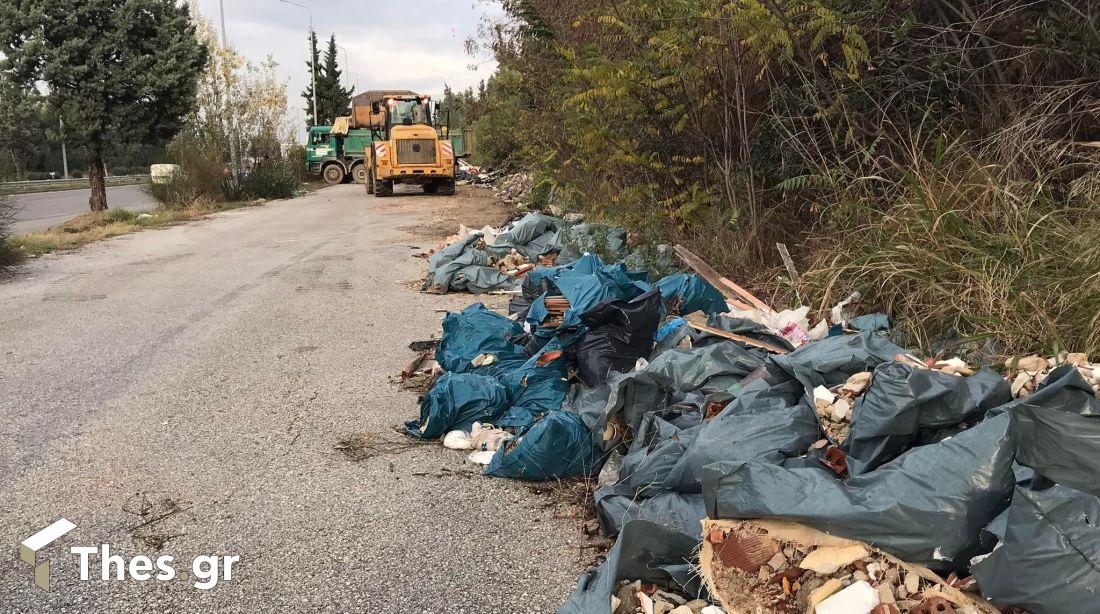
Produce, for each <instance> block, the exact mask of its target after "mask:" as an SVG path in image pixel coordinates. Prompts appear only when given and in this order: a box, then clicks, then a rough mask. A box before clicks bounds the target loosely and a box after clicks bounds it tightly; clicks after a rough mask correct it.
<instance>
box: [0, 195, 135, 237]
mask: <svg viewBox="0 0 1100 614" xmlns="http://www.w3.org/2000/svg"><path fill="white" fill-rule="evenodd" d="M91 194H92V191H91V190H90V189H87V188H86V189H83V190H62V191H58V192H41V193H38V194H17V195H14V196H13V197H12V198H13V199H15V206H16V209H17V211H16V213H15V225H14V227H13V231H14V232H16V233H23V232H37V231H39V230H45V229H47V228H49V227H50V226H56V225H57V224H60V223H61V222H64V221H65V220H67V219H69V218H71V217H74V216H77V215H80V214H81V213H87V212H88V199H89V198H90V197H91ZM154 205H155V203H154V201H153V197H152V196H149V195H148V194H146V193H145V192H144V191H142V189H141V186H136V185H123V186H117V187H113V188H107V206H108V207H110V208H111V209H129V210H130V211H143V210H145V209H151V208H153V206H154Z"/></svg>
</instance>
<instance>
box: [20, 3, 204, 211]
mask: <svg viewBox="0 0 1100 614" xmlns="http://www.w3.org/2000/svg"><path fill="white" fill-rule="evenodd" d="M0 52H2V53H3V54H4V56H6V57H5V59H4V61H3V63H2V64H0V70H2V71H3V72H4V73H5V74H6V75H8V76H9V77H11V78H13V80H14V81H15V82H17V83H25V84H30V83H34V82H37V81H40V82H44V83H45V84H46V87H47V89H48V92H49V94H48V96H49V100H50V103H51V105H52V106H53V107H54V108H56V109H58V110H59V111H60V114H61V116H62V117H63V118H64V119H65V125H66V136H67V137H68V138H69V139H70V141H72V142H73V143H74V144H77V145H80V146H82V147H84V148H85V149H86V150H87V153H88V160H89V168H88V178H89V181H90V184H91V188H92V196H91V198H90V199H89V203H88V204H89V206H90V207H91V209H92V210H93V211H103V210H106V209H107V189H106V184H105V181H104V177H105V175H106V169H105V167H104V163H103V156H104V153H105V152H106V151H108V150H109V149H110V148H111V147H112V146H113V145H115V144H119V143H128V144H129V143H132V144H141V143H150V142H163V141H165V140H167V139H169V138H171V137H172V136H173V135H175V134H176V132H178V131H179V129H180V126H181V121H182V119H183V118H184V117H185V116H186V115H187V113H188V112H189V111H190V110H191V107H192V105H193V104H194V101H195V91H196V87H197V79H198V76H199V73H200V72H201V71H202V69H203V66H204V65H205V64H206V55H207V54H206V48H205V47H204V46H203V45H202V44H201V43H200V42H199V40H198V39H197V38H196V37H195V26H194V23H193V22H192V20H191V16H190V12H189V9H188V6H187V4H186V3H184V4H177V2H176V1H175V0H5V1H4V2H3V3H0Z"/></svg>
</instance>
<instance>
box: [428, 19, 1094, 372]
mask: <svg viewBox="0 0 1100 614" xmlns="http://www.w3.org/2000/svg"><path fill="white" fill-rule="evenodd" d="M594 4H595V6H594ZM504 5H505V9H506V13H507V16H508V17H507V20H506V22H505V23H501V24H486V25H487V27H486V28H485V35H484V37H483V40H482V41H481V42H480V44H481V45H483V46H484V47H485V48H488V49H489V50H490V51H491V52H492V53H493V55H494V56H495V58H496V59H497V60H498V61H499V63H500V68H499V70H498V72H497V74H496V75H495V76H494V77H493V78H492V79H490V80H489V81H488V82H487V83H485V84H484V86H483V87H482V88H480V90H479V91H473V90H471V91H468V92H460V93H452V94H451V96H450V97H449V99H448V102H449V103H450V104H453V105H455V106H457V107H461V112H462V113H463V114H464V116H465V118H466V120H467V121H468V122H472V124H473V126H474V128H473V129H474V133H475V135H476V140H477V152H478V155H479V156H480V159H479V160H476V162H480V163H483V164H490V165H494V166H506V167H507V166H510V167H522V168H526V169H530V170H531V171H532V173H533V174H534V180H535V187H534V189H533V191H532V193H533V197H534V198H535V203H534V204H535V205H536V206H549V205H551V204H553V205H556V206H558V207H561V208H563V209H565V210H579V211H585V212H588V213H590V214H594V215H596V216H598V217H600V218H602V219H604V220H607V221H613V222H617V223H622V224H624V225H626V226H627V227H628V228H629V229H631V230H632V232H633V233H635V235H637V236H639V237H641V238H645V239H648V240H652V241H665V242H681V243H684V244H687V245H690V246H691V248H692V249H693V250H694V251H696V252H698V253H700V254H701V255H704V256H705V257H706V258H707V259H708V260H709V261H710V262H711V263H713V264H714V265H716V266H717V267H718V268H719V269H721V270H722V271H723V272H724V273H727V274H729V275H730V276H731V277H733V278H734V279H736V280H738V281H741V282H744V283H745V284H747V285H749V286H751V287H752V288H754V289H755V290H758V291H760V292H761V293H766V294H768V295H769V296H770V297H771V298H772V299H773V300H774V301H775V302H776V303H779V304H787V305H795V304H800V303H803V304H807V305H810V306H811V307H813V308H815V309H825V308H827V307H828V306H830V305H832V304H834V303H836V302H837V301H839V300H840V299H843V298H844V297H845V296H847V295H848V293H850V292H851V291H853V290H859V291H860V292H861V293H862V294H863V296H864V297H865V301H866V302H868V303H870V307H878V308H881V309H883V310H884V311H888V312H890V313H892V314H893V315H894V316H895V318H896V320H897V322H898V328H899V331H900V332H902V333H905V334H906V335H907V339H906V341H907V342H908V343H910V344H911V345H915V346H919V347H921V348H922V349H925V350H929V351H935V350H937V349H940V348H943V347H945V346H948V345H951V346H960V345H961V346H962V348H961V349H962V350H965V349H966V348H971V349H975V350H977V349H980V350H981V351H983V352H986V353H989V354H1002V353H1011V352H1024V351H1044V352H1052V351H1056V350H1059V349H1071V350H1076V351H1084V352H1091V353H1093V354H1095V353H1096V352H1098V351H1100V247H1098V246H1097V244H1096V241H1095V237H1096V236H1100V235H1098V234H1097V233H1098V231H1100V222H1098V221H1097V217H1098V216H1097V215H1096V212H1097V211H1098V210H1100V179H1098V177H1100V147H1098V145H1097V143H1098V142H1100V13H1098V12H1096V11H1095V7H1091V5H1090V3H1088V2H1085V1H1084V0H1060V1H1058V2H1043V3H1033V2H1025V1H1022V0H1021V1H1010V2H998V3H991V2H977V1H963V2H948V1H946V0H918V1H917V2H907V3H894V2H868V1H857V0H809V1H804V0H790V1H787V0H782V1H777V2H749V1H743V2H726V1H724V0H721V1H720V0H702V1H691V2H687V1H685V0H657V1H655V2H654V1H652V0H623V1H618V2H614V3H609V2H607V3H605V2H600V3H591V2H586V1H582V0H568V1H566V2H561V1H550V0H505V1H504ZM776 243H784V244H786V245H787V246H788V247H789V248H790V251H791V253H792V255H793V256H794V260H795V265H796V267H797V269H798V271H799V273H800V279H799V280H798V282H797V283H796V282H794V281H792V280H791V279H790V277H791V276H790V275H788V274H787V272H786V270H785V269H784V268H783V266H782V263H781V260H780V257H779V254H778V251H777V249H776ZM956 351H960V348H958V347H956Z"/></svg>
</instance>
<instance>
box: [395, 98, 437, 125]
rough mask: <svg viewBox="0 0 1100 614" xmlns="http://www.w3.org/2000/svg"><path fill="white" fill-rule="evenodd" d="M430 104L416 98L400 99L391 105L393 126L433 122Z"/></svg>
mask: <svg viewBox="0 0 1100 614" xmlns="http://www.w3.org/2000/svg"><path fill="white" fill-rule="evenodd" d="M431 120H432V118H431V113H430V112H429V110H428V105H425V104H421V103H420V102H418V101H415V100H398V101H396V103H395V104H394V106H391V107H390V122H391V125H393V126H400V125H405V126H411V125H413V124H427V125H429V126H430V125H431V123H432V121H431Z"/></svg>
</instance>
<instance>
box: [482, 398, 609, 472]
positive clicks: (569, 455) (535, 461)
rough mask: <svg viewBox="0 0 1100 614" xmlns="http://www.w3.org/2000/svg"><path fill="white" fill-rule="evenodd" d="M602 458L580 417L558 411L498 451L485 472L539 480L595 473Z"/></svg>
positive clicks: (552, 412)
mask: <svg viewBox="0 0 1100 614" xmlns="http://www.w3.org/2000/svg"><path fill="white" fill-rule="evenodd" d="M599 461H600V458H599V455H598V454H597V453H596V449H595V447H593V445H592V438H591V436H590V435H589V433H588V429H586V428H585V426H584V423H583V422H581V419H580V417H579V416H577V415H576V414H573V413H569V412H566V411H560V410H557V411H551V412H549V413H547V414H546V415H545V416H544V417H543V418H542V419H541V420H539V421H538V422H535V423H534V424H533V425H531V426H530V427H529V428H527V429H526V430H524V431H522V432H520V433H518V434H517V435H516V438H515V439H513V440H512V441H509V442H508V443H507V444H505V445H504V447H502V448H500V449H499V450H497V453H496V455H495V456H493V460H492V462H491V463H489V466H488V467H486V468H485V473H486V475H491V476H495V477H498V478H516V479H520V480H530V481H535V482H538V481H545V480H552V479H556V478H569V477H576V476H582V475H590V474H593V473H595V472H597V471H598V470H599Z"/></svg>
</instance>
